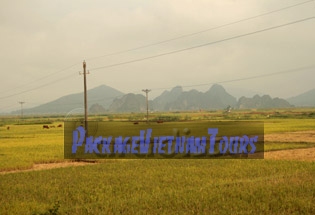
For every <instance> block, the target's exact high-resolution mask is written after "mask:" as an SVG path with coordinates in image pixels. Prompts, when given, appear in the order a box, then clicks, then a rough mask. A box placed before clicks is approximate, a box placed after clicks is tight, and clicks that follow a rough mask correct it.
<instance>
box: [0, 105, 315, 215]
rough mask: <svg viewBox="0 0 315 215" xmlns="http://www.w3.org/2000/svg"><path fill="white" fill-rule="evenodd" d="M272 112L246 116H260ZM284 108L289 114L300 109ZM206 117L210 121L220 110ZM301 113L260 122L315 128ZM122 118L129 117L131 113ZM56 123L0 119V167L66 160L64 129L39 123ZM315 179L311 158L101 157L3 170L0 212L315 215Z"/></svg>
mask: <svg viewBox="0 0 315 215" xmlns="http://www.w3.org/2000/svg"><path fill="white" fill-rule="evenodd" d="M310 111H313V112H314V109H311V110H310ZM270 112H272V111H271V110H266V111H264V112H262V113H259V114H258V113H255V114H252V115H250V114H249V116H250V118H253V119H254V118H255V120H256V119H257V118H260V119H263V117H264V116H265V115H266V114H270ZM279 112H280V114H282V115H290V114H297V112H299V110H296V111H294V110H293V111H292V113H290V112H288V110H283V111H279ZM174 114H175V113H174ZM198 114H200V113H198ZM198 114H197V113H191V114H190V113H176V115H179V117H185V116H186V115H188V116H189V117H190V118H191V119H199V118H200V117H202V116H201V115H200V116H199V115H198ZM207 114H210V115H211V116H210V118H211V117H213V115H215V114H218V113H217V112H209V113H207ZM237 114H240V113H237ZM246 114H247V113H246ZM303 114H304V113H302V114H299V115H297V116H296V117H291V118H281V117H279V118H275V117H274V118H269V119H266V118H265V119H263V121H264V130H265V134H273V133H274V134H277V133H284V132H295V131H307V130H314V125H315V121H314V118H307V117H308V116H309V114H304V115H305V116H306V117H305V118H303V119H298V117H300V116H304V115H303ZM312 116H313V115H312ZM119 117H120V119H124V118H126V117H128V115H127V114H126V115H119ZM207 117H208V116H207ZM220 117H221V116H220ZM231 118H233V117H232V116H231ZM235 119H236V118H235ZM235 119H234V120H235ZM59 120H60V119H59V118H58V117H56V118H49V117H46V118H44V119H27V120H26V121H27V122H25V123H23V125H22V123H16V121H14V120H13V119H10V120H7V121H1V123H2V125H3V126H2V127H0V171H4V170H14V169H28V168H31V167H32V166H33V165H34V164H36V163H50V162H64V159H63V140H64V139H63V128H54V129H49V130H47V129H43V128H42V125H41V124H38V121H40V122H51V123H52V124H50V125H58V124H60V121H59ZM237 120H238V121H243V120H239V119H237ZM217 121H221V122H222V123H224V122H225V120H222V119H219V120H217ZM108 123H110V124H109V125H110V126H112V127H113V128H114V130H115V128H117V129H116V130H117V131H116V132H117V134H119V133H120V131H121V130H124V129H130V128H132V130H133V129H134V130H133V131H135V130H139V129H140V128H141V126H146V125H145V123H142V122H141V123H140V124H139V125H133V124H132V123H131V122H128V121H126V122H117V120H115V118H113V122H108ZM202 123H206V121H204V120H199V121H189V122H180V123H178V122H167V123H163V124H162V125H161V124H157V123H152V126H154V127H155V128H158V126H164V127H165V128H167V129H173V128H174V127H176V128H178V129H179V130H180V131H182V130H183V129H184V128H186V127H187V126H188V125H190V126H191V127H193V128H198V127H200V126H202ZM18 124H20V125H18ZM6 126H10V130H7V129H6ZM124 126H125V127H124ZM113 135H116V134H113ZM314 146H315V144H314V143H310V142H305V141H303V140H296V141H292V142H285V141H282V142H281V141H280V142H279V141H277V142H276V141H269V142H266V143H265V149H266V150H267V151H273V150H282V149H296V148H308V147H314ZM314 178H315V165H314V162H301V161H281V160H217V159H208V160H165V159H162V160H127V161H126V160H102V161H101V163H98V164H95V165H88V166H77V167H74V166H73V167H67V168H59V169H49V170H41V171H30V172H18V173H9V174H0V190H1V192H0V214H49V211H50V212H51V211H54V212H58V213H59V214H315V204H314V202H315V183H314Z"/></svg>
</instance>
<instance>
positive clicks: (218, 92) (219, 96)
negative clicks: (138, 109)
mask: <svg viewBox="0 0 315 215" xmlns="http://www.w3.org/2000/svg"><path fill="white" fill-rule="evenodd" d="M153 104H154V105H155V109H157V110H161V111H174V110H199V109H223V108H226V107H227V106H229V105H230V106H233V105H235V104H236V98H234V97H233V96H231V95H230V94H229V93H227V92H226V91H225V89H224V88H223V87H222V86H221V85H218V84H215V85H213V86H212V87H211V88H210V89H209V90H208V91H207V92H205V93H203V92H199V91H197V90H190V91H186V92H185V91H183V90H182V88H181V87H175V88H173V89H172V90H171V91H170V92H168V91H165V92H164V93H162V95H160V96H159V97H157V98H156V99H154V100H153Z"/></svg>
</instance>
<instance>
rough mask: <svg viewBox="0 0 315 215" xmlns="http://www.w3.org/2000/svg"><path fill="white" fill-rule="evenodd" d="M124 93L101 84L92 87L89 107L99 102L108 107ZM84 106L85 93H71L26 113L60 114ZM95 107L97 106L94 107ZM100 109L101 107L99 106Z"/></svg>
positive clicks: (25, 110) (89, 92)
mask: <svg viewBox="0 0 315 215" xmlns="http://www.w3.org/2000/svg"><path fill="white" fill-rule="evenodd" d="M122 95H123V93H122V92H120V91H118V90H116V89H114V88H111V87H108V86H106V85H101V86H98V87H96V88H93V89H90V90H88V91H87V98H88V105H89V108H90V107H91V106H92V105H93V104H96V103H97V104H98V105H100V106H102V107H103V108H105V109H108V108H109V106H110V104H111V103H112V102H113V100H114V98H116V97H118V96H122ZM83 107H84V95H83V92H82V93H76V94H71V95H67V96H63V97H61V98H59V99H56V100H54V101H52V102H48V103H46V104H43V105H39V106H37V107H33V108H29V109H24V113H26V114H47V113H49V114H55V113H57V114H59V113H68V112H70V111H72V110H74V109H77V108H83ZM94 108H95V107H94ZM98 108H99V109H100V108H101V107H98ZM12 113H13V114H16V113H19V111H14V112H12Z"/></svg>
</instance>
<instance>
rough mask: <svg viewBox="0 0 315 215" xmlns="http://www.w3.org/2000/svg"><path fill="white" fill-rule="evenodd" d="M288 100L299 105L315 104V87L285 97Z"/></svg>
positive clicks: (310, 105)
mask: <svg viewBox="0 0 315 215" xmlns="http://www.w3.org/2000/svg"><path fill="white" fill-rule="evenodd" d="M287 101H288V102H290V103H291V104H293V105H295V106H299V107H314V106H315V89H313V90H310V91H307V92H305V93H302V94H300V95H298V96H294V97H291V98H289V99H287Z"/></svg>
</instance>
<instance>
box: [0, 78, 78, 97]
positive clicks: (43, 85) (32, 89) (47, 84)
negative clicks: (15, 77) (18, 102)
mask: <svg viewBox="0 0 315 215" xmlns="http://www.w3.org/2000/svg"><path fill="white" fill-rule="evenodd" d="M71 77H73V74H70V75H68V76H65V77H62V78H60V79H57V80H54V81H50V82H48V83H46V84H42V85H40V86H37V87H33V88H31V89H28V90H24V91H22V92H19V93H14V94H11V95H7V96H3V97H0V99H6V98H10V97H13V96H17V95H21V94H24V93H28V92H31V91H34V90H38V89H40V88H43V87H46V86H49V85H52V84H55V83H57V82H59V81H63V80H66V79H68V78H71Z"/></svg>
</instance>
